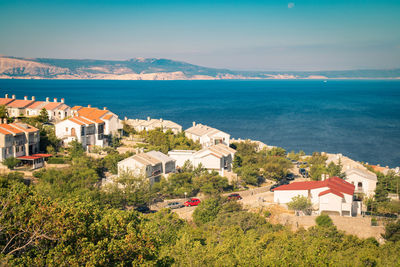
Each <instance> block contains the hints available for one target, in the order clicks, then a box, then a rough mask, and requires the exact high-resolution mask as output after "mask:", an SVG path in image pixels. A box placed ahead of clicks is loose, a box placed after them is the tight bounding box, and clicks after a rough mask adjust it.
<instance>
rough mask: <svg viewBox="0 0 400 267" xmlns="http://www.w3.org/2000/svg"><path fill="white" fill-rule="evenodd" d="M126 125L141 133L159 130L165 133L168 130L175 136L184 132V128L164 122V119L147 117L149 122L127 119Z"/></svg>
mask: <svg viewBox="0 0 400 267" xmlns="http://www.w3.org/2000/svg"><path fill="white" fill-rule="evenodd" d="M124 123H126V124H127V125H130V126H132V127H133V128H134V129H135V130H136V131H138V132H141V131H150V130H154V129H157V128H160V129H162V131H163V132H166V131H167V130H171V131H172V132H173V133H174V134H178V133H180V132H182V126H181V125H179V124H177V123H175V122H173V121H170V120H164V119H159V120H158V119H151V118H150V117H147V120H140V119H134V120H132V119H129V120H128V119H127V118H125V120H124Z"/></svg>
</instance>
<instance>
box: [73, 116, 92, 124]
mask: <svg viewBox="0 0 400 267" xmlns="http://www.w3.org/2000/svg"><path fill="white" fill-rule="evenodd" d="M74 119H76V120H79V121H81V122H83V123H85V124H87V125H91V124H94V121H92V120H89V119H87V118H84V117H81V116H78V117H74Z"/></svg>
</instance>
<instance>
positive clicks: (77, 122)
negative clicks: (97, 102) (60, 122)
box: [68, 117, 85, 125]
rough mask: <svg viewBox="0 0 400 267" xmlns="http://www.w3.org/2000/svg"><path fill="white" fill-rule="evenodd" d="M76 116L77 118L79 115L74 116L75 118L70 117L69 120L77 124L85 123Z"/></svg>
mask: <svg viewBox="0 0 400 267" xmlns="http://www.w3.org/2000/svg"><path fill="white" fill-rule="evenodd" d="M76 118H77V117H73V118H69V119H68V120H69V121H72V122H75V123H76V124H79V125H85V123H84V122H82V121H80V120H77V119H76Z"/></svg>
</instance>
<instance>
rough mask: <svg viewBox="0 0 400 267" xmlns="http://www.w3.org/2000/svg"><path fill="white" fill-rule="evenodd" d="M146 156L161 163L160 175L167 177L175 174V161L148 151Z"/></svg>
mask: <svg viewBox="0 0 400 267" xmlns="http://www.w3.org/2000/svg"><path fill="white" fill-rule="evenodd" d="M146 154H147V155H149V156H151V157H153V158H155V159H158V160H159V161H161V163H162V173H163V174H165V175H167V174H169V173H174V172H175V160H174V159H173V158H171V157H169V156H167V155H165V154H164V153H162V152H160V151H154V150H153V151H149V152H147V153H146Z"/></svg>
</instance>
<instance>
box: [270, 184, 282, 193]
mask: <svg viewBox="0 0 400 267" xmlns="http://www.w3.org/2000/svg"><path fill="white" fill-rule="evenodd" d="M278 186H281V185H280V184H274V185H273V186H271V188H270V189H269V191H271V192H272V190H274V189H275V188H277V187H278Z"/></svg>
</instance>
